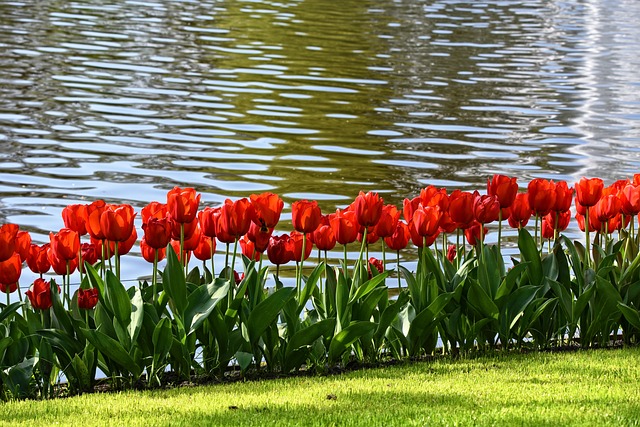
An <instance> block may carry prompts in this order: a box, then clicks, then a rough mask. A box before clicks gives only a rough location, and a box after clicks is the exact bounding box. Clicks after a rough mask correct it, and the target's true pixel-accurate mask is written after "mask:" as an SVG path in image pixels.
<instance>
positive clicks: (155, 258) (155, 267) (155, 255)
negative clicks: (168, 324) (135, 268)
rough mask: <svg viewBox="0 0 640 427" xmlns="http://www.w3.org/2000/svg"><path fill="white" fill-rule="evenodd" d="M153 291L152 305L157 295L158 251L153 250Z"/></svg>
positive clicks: (154, 303)
mask: <svg viewBox="0 0 640 427" xmlns="http://www.w3.org/2000/svg"><path fill="white" fill-rule="evenodd" d="M151 283H152V286H153V287H152V289H153V295H152V299H153V305H154V306H155V305H156V301H157V293H158V250H157V249H154V250H153V279H152V281H151Z"/></svg>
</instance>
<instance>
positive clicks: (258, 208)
mask: <svg viewBox="0 0 640 427" xmlns="http://www.w3.org/2000/svg"><path fill="white" fill-rule="evenodd" d="M250 198H251V205H253V209H254V211H255V217H254V218H253V221H254V222H255V223H256V225H259V226H260V227H262V228H267V229H269V228H274V227H275V226H276V225H277V224H278V221H280V214H281V213H282V208H283V207H284V202H283V201H282V199H281V198H280V197H279V196H278V195H276V194H273V193H262V194H259V195H256V194H252V195H251V196H250Z"/></svg>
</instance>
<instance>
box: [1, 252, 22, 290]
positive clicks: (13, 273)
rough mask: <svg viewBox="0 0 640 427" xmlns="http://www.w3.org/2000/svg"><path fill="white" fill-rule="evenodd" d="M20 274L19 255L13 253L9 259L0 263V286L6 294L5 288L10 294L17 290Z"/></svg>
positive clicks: (20, 263) (20, 261)
mask: <svg viewBox="0 0 640 427" xmlns="http://www.w3.org/2000/svg"><path fill="white" fill-rule="evenodd" d="M21 273H22V260H20V255H19V254H18V253H14V254H13V255H11V257H10V258H9V259H6V260H4V261H0V284H2V285H4V292H7V288H8V289H9V291H10V292H13V291H15V290H16V289H18V287H17V286H18V285H17V283H18V280H19V279H20V274H21Z"/></svg>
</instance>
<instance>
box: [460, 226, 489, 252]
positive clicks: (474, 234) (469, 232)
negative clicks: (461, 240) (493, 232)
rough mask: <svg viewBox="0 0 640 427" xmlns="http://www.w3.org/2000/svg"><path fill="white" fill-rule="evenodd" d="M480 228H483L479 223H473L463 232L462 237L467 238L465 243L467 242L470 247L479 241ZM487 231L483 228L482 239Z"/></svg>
mask: <svg viewBox="0 0 640 427" xmlns="http://www.w3.org/2000/svg"><path fill="white" fill-rule="evenodd" d="M480 227H484V226H483V225H482V224H480V223H479V222H475V223H474V224H473V225H472V226H471V227H469V228H467V229H465V230H464V236H465V237H466V238H467V242H469V244H470V245H471V246H475V245H476V243H478V242H479V241H480ZM487 231H488V229H487V228H486V227H484V230H483V234H482V237H483V239H484V237H485V236H486V235H487Z"/></svg>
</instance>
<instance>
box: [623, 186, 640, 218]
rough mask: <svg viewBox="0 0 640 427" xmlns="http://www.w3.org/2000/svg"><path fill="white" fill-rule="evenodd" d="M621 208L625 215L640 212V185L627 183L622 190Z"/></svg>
mask: <svg viewBox="0 0 640 427" xmlns="http://www.w3.org/2000/svg"><path fill="white" fill-rule="evenodd" d="M619 197H620V202H621V203H622V206H621V210H622V213H624V214H625V215H638V213H640V185H631V184H629V185H627V186H626V187H624V188H623V189H622V191H621V192H620V195H619Z"/></svg>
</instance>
